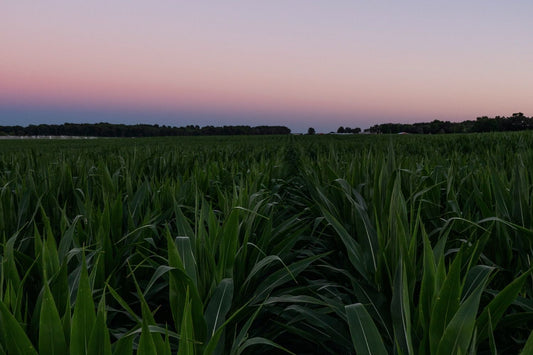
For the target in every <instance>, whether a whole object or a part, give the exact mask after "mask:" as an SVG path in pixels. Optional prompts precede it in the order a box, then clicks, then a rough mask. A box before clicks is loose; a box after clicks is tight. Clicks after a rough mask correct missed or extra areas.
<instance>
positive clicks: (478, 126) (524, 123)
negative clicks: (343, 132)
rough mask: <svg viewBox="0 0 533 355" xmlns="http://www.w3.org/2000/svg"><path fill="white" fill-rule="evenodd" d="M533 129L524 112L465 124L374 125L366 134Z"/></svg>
mask: <svg viewBox="0 0 533 355" xmlns="http://www.w3.org/2000/svg"><path fill="white" fill-rule="evenodd" d="M531 129H533V117H527V116H524V114H523V113H522V112H518V113H513V114H512V116H509V117H503V116H496V117H487V116H482V117H477V118H476V120H468V121H463V122H450V121H439V120H434V121H431V122H420V123H413V124H407V123H384V124H378V125H374V126H372V127H370V128H368V129H365V132H370V133H402V132H405V133H417V134H437V133H475V132H497V131H502V132H503V131H524V130H531Z"/></svg>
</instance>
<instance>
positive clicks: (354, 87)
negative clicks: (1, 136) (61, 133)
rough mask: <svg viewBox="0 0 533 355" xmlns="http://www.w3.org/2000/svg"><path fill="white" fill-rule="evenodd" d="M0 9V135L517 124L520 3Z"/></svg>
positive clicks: (524, 85) (57, 2)
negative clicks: (66, 124)
mask: <svg viewBox="0 0 533 355" xmlns="http://www.w3.org/2000/svg"><path fill="white" fill-rule="evenodd" d="M199 3H201V4H199ZM126 4H127V5H126ZM0 9H1V11H0V47H1V48H2V49H1V57H0V125H7V124H22V125H26V124H29V123H62V121H61V119H63V118H65V117H64V116H61V115H59V114H58V118H57V119H59V120H60V122H56V121H54V122H44V121H43V120H44V119H45V118H46V117H48V119H50V120H54V119H53V118H52V117H53V111H54V109H57V110H58V112H64V111H65V110H66V111H69V112H78V114H77V115H73V116H71V117H72V121H74V120H77V121H80V122H81V121H83V122H99V121H102V120H106V121H110V120H113V117H119V116H120V118H116V119H115V120H116V121H117V122H118V121H120V122H121V123H138V122H139V121H140V122H146V123H159V124H170V125H176V126H182V125H188V124H199V125H205V124H228V125H229V124H250V125H260V124H284V125H287V126H288V127H289V128H291V129H293V131H304V130H305V129H306V127H308V126H314V127H316V128H317V130H319V131H324V132H327V131H331V130H336V128H337V127H338V126H339V125H349V126H352V127H356V126H359V127H368V126H369V125H372V124H375V123H383V122H415V121H428V120H433V119H440V120H465V119H475V117H476V116H481V115H508V114H511V113H513V112H518V111H521V112H524V113H525V114H528V115H531V114H533V100H531V97H533V66H532V63H533V46H531V38H532V37H533V27H532V26H531V20H530V18H529V17H530V14H531V13H533V3H531V2H529V1H513V2H497V3H487V2H481V1H470V2H468V4H465V3H464V2H460V1H447V2H444V1H437V2H432V3H431V4H428V3H427V2H422V1H406V2H399V3H398V2H389V3H388V4H385V3H380V4H373V3H372V4H370V3H367V2H358V1H332V2H322V1H320V2H319V1H303V0H301V1H296V0H288V1H281V0H276V1H269V2H250V1H244V0H241V1H227V2H219V1H217V2H215V1H205V2H172V1H157V2H143V1H129V2H127V3H124V2H118V1H102V0H95V1H92V2H88V3H80V2H71V1H64V0H50V1H46V2H20V1H16V2H15V1H9V2H4V3H3V4H1V5H0ZM43 110H44V111H46V112H48V113H49V114H48V115H47V116H43V115H40V114H39V112H40V111H43ZM44 111H43V112H44ZM82 112H86V114H82ZM91 112H92V115H91V114H90V113H91ZM95 112H100V114H102V115H101V116H99V115H96V114H95ZM103 112H115V113H116V112H123V114H121V115H119V116H117V115H115V116H113V115H107V116H106V115H105V114H103ZM128 112H129V113H132V112H136V114H135V115H131V116H128ZM162 113H164V114H162ZM66 117H69V116H68V115H67V116H66ZM128 117H130V118H128Z"/></svg>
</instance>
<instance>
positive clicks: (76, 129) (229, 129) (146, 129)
mask: <svg viewBox="0 0 533 355" xmlns="http://www.w3.org/2000/svg"><path fill="white" fill-rule="evenodd" d="M290 133H291V130H290V129H289V128H287V127H285V126H257V127H250V126H223V127H215V126H204V127H200V126H193V125H189V126H186V127H172V126H165V125H163V126H160V125H157V124H155V125H148V124H137V125H125V124H111V123H103V122H101V123H94V124H90V123H64V124H62V125H47V124H40V125H29V126H27V127H22V126H0V135H12V136H87V137H162V136H213V135H267V134H290Z"/></svg>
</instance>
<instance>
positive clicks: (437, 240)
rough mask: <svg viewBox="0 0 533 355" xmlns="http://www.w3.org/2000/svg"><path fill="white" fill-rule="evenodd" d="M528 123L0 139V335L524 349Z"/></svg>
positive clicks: (282, 349) (127, 343)
mask: <svg viewBox="0 0 533 355" xmlns="http://www.w3.org/2000/svg"><path fill="white" fill-rule="evenodd" d="M532 147H533V135H532V134H531V133H528V132H520V133H506V134H494V133H492V134H483V135H448V136H409V137H404V136H402V137H400V136H367V135H351V136H346V135H342V136H341V135H333V136H323V135H314V136H307V135H306V136H290V137H284V138H283V139H282V140H280V138H279V137H277V138H272V137H258V136H256V137H245V136H243V137H209V138H207V137H193V138H190V137H189V138H186V137H180V138H164V139H163V138H162V139H110V140H72V141H51V140H46V141H38V140H35V141H1V142H0V353H7V354H26V353H27V354H36V353H37V351H38V352H39V353H42V354H47V353H49V354H53V353H66V352H70V353H71V354H86V353H90V354H111V353H112V354H133V353H139V354H152V353H158V354H175V353H180V354H251V353H254V354H255V353H271V352H273V351H274V352H277V353H331V354H351V353H358V354H373V353H376V354H384V353H403V354H443V353H449V354H452V353H463V354H464V353H480V354H492V353H496V352H500V353H519V352H520V351H522V352H523V353H527V352H528V351H529V349H531V347H532V344H533V340H532V339H533V338H532V336H531V335H530V334H531V331H530V330H531V329H532V328H533V316H532V315H533V299H532V293H533V278H532V276H531V275H532V273H531V270H532V265H531V259H532V257H533V255H532V254H533V245H532V243H533V148H532Z"/></svg>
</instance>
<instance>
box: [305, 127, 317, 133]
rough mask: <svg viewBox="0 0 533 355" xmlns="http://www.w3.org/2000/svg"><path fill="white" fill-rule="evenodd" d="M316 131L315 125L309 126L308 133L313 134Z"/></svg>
mask: <svg viewBox="0 0 533 355" xmlns="http://www.w3.org/2000/svg"><path fill="white" fill-rule="evenodd" d="M315 133H316V131H315V129H314V128H313V127H309V129H308V130H307V134H311V135H312V134H315Z"/></svg>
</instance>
